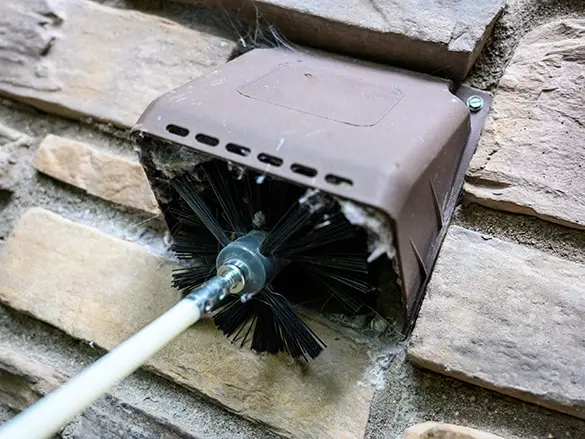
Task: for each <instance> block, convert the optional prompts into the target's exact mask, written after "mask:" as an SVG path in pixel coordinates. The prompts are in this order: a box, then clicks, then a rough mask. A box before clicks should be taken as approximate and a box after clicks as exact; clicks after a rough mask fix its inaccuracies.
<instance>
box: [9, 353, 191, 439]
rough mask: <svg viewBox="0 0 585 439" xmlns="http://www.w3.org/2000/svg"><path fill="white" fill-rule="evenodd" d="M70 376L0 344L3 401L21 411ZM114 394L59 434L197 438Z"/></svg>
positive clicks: (80, 438)
mask: <svg viewBox="0 0 585 439" xmlns="http://www.w3.org/2000/svg"><path fill="white" fill-rule="evenodd" d="M67 378H68V377H66V376H65V375H63V374H62V373H61V372H59V371H58V370H56V369H55V368H53V367H51V366H48V365H46V364H44V363H43V362H42V361H40V360H39V359H36V358H34V357H33V356H32V355H30V354H27V353H26V352H25V351H21V350H19V349H14V348H11V347H5V346H3V347H0V403H3V404H6V405H7V406H8V407H10V408H11V409H14V410H17V411H20V410H24V409H26V408H27V407H29V406H30V405H32V404H34V403H35V402H36V401H38V400H39V399H40V398H42V397H43V396H45V395H46V394H47V393H49V392H51V391H52V390H54V389H56V388H57V387H58V386H60V385H62V384H63V383H65V382H66V380H67ZM165 424H168V422H164V421H163V422H160V421H159V420H158V419H154V418H153V417H152V416H149V415H148V414H146V413H144V412H143V411H141V410H140V409H138V408H136V407H134V406H132V405H131V404H124V403H122V402H121V401H119V400H117V399H116V398H115V397H113V396H111V395H110V394H108V395H107V397H106V398H103V399H101V400H99V401H98V402H97V403H96V404H94V405H93V406H92V407H89V408H88V409H86V410H84V411H83V412H82V413H80V414H79V415H78V416H77V417H76V418H74V419H73V420H72V422H70V423H68V424H67V425H65V426H64V428H63V430H62V431H63V433H62V434H61V435H60V436H58V437H66V438H70V439H103V438H112V439H113V438H120V439H155V438H157V439H159V438H165V439H193V436H192V435H190V434H187V433H185V432H182V431H181V430H180V429H179V428H177V427H176V426H174V425H165Z"/></svg>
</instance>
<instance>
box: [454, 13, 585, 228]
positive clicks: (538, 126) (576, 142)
mask: <svg viewBox="0 0 585 439" xmlns="http://www.w3.org/2000/svg"><path fill="white" fill-rule="evenodd" d="M584 89H585V20H583V19H564V20H557V21H554V22H551V23H548V24H546V25H543V26H541V27H538V28H536V29H535V30H533V31H532V32H530V33H529V34H528V35H526V37H525V38H524V39H523V40H522V42H521V44H520V45H519V46H518V49H517V50H516V53H515V55H514V57H513V58H512V61H511V63H510V65H509V66H508V68H507V69H506V72H505V74H504V76H503V77H502V79H501V81H500V85H499V88H498V90H497V92H496V94H495V99H494V103H493V107H492V110H491V115H490V118H489V120H488V122H487V124H486V127H485V129H484V133H483V135H482V137H481V140H480V143H479V146H478V150H477V153H476V154H475V156H474V158H473V160H472V162H471V166H470V170H469V173H468V178H467V183H466V185H465V191H466V197H467V199H468V200H469V201H473V202H476V203H478V204H482V205H484V206H487V207H491V208H496V209H502V210H507V211H511V212H516V213H523V214H529V215H535V216H538V217H540V218H543V219H546V220H549V221H553V222H556V223H559V224H563V225H567V226H570V227H576V228H580V229H585V197H583V194H585V179H584V178H583V173H584V172H585V149H584V148H582V145H584V144H585V93H583V90H584Z"/></svg>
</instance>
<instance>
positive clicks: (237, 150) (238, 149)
mask: <svg viewBox="0 0 585 439" xmlns="http://www.w3.org/2000/svg"><path fill="white" fill-rule="evenodd" d="M225 149H227V150H228V151H229V152H233V153H234V154H238V155H241V156H243V157H246V156H247V155H249V154H250V151H251V150H250V148H246V147H245V146H241V145H236V144H235V143H228V144H227V145H226V146H225Z"/></svg>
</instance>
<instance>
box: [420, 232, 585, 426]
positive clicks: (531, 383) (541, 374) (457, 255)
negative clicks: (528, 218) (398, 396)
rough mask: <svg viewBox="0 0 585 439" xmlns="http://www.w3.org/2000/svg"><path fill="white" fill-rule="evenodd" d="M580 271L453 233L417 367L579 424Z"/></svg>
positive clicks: (584, 305)
mask: <svg viewBox="0 0 585 439" xmlns="http://www.w3.org/2000/svg"><path fill="white" fill-rule="evenodd" d="M583 328H585V266H583V265H580V264H577V263H574V262H570V261H567V260H564V259H560V258H558V257H556V256H552V255H549V254H547V253H544V252H541V251H538V250H534V249H530V248H527V247H523V246H520V245H517V244H512V243H507V242H504V241H500V240H498V239H494V238H489V237H486V236H482V235H480V234H478V233H475V232H470V231H467V230H465V229H462V228H459V227H451V229H450V231H449V233H448V234H447V237H446V239H445V242H444V245H443V247H442V250H441V253H440V256H439V259H438V261H437V265H436V268H435V271H434V273H433V276H432V278H431V281H430V283H429V286H428V290H427V295H426V298H425V301H424V303H423V305H422V308H421V312H420V315H419V318H418V320H417V323H416V327H415V329H414V333H413V338H412V343H411V346H410V347H409V350H408V357H409V359H410V360H411V361H412V362H414V363H415V364H417V365H419V366H422V367H425V368H428V369H431V370H434V371H436V372H440V373H444V374H446V375H450V376H453V377H455V378H459V379H462V380H464V381H468V382H470V383H474V384H477V385H480V386H484V387H487V388H489V389H493V390H497V391H499V392H501V393H505V394H508V395H511V396H514V397H517V398H520V399H523V400H525V401H528V402H533V403H536V404H540V405H542V406H545V407H548V408H552V409H556V410H558V411H561V412H565V413H568V414H571V415H574V416H577V417H581V418H585V367H583V365H584V364H585V342H584V338H583Z"/></svg>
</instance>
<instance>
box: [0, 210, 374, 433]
mask: <svg viewBox="0 0 585 439" xmlns="http://www.w3.org/2000/svg"><path fill="white" fill-rule="evenodd" d="M173 268H175V265H174V264H171V263H168V262H166V261H165V260H163V259H161V258H160V257H157V256H155V255H154V254H152V253H150V252H148V251H147V250H145V249H144V248H142V247H140V246H139V245H137V244H135V243H130V242H126V241H122V240H120V239H116V238H113V237H110V236H107V235H104V234H102V233H101V232H98V231H97V230H95V229H92V228H89V227H86V226H82V225H78V224H76V223H73V222H71V221H69V220H66V219H64V218H62V217H60V216H58V215H56V214H54V213H51V212H48V211H46V210H43V209H40V208H34V209H31V210H30V211H29V212H27V213H26V214H25V215H24V216H23V217H22V218H21V220H20V221H19V223H18V224H17V226H16V227H15V229H14V231H13V233H12V235H11V236H10V237H9V238H8V239H7V241H6V243H5V245H4V249H3V253H2V255H1V256H0V300H1V301H2V302H4V303H6V304H8V305H9V306H11V307H13V308H15V309H17V310H19V311H22V312H26V313H27V314H30V315H33V316H35V317H36V318H38V319H40V320H43V321H45V322H47V323H50V324H52V325H54V326H56V327H58V328H60V329H61V330H63V331H65V332H66V333H68V334H70V335H72V336H73V337H75V338H78V339H83V340H87V341H93V342H94V343H96V344H97V345H100V346H102V347H104V348H105V349H108V350H109V349H112V348H114V347H115V346H117V345H118V344H120V343H121V342H122V341H124V340H125V339H127V338H128V337H129V336H131V335H132V334H134V333H135V332H136V331H138V330H139V329H141V328H142V327H144V326H145V325H146V324H148V323H149V322H151V321H152V320H154V319H155V318H156V317H158V316H159V315H160V314H162V313H163V312H165V311H166V310H168V309H169V308H170V307H171V306H173V305H174V304H175V303H176V302H177V300H178V299H179V293H178V292H177V291H175V290H174V289H172V288H171V287H170V280H171V271H172V269H173ZM308 323H309V324H310V325H311V326H312V328H313V329H314V330H315V332H316V333H318V334H319V336H320V337H321V338H322V339H323V340H324V341H325V343H326V344H327V346H328V347H327V349H326V350H325V352H324V353H323V354H322V355H321V356H320V357H319V358H318V359H317V360H315V361H312V362H311V363H309V364H308V365H302V364H300V363H292V364H290V363H288V361H286V360H284V359H283V358H279V357H275V356H260V355H256V354H254V353H253V352H251V351H250V350H249V348H247V347H244V348H240V347H239V345H237V344H232V343H230V341H229V340H227V339H226V337H224V335H223V334H221V332H220V331H218V330H217V329H216V328H215V327H214V325H213V322H212V321H211V319H204V320H203V321H200V322H198V323H197V324H196V325H194V327H192V328H190V329H188V330H187V331H186V332H185V333H184V334H182V335H181V336H179V337H178V338H177V339H176V340H174V341H173V342H172V343H171V344H169V345H168V346H167V347H166V348H164V349H163V350H162V351H161V352H160V353H159V354H157V355H156V356H155V357H153V358H152V359H151V360H150V361H149V362H148V363H147V365H146V366H147V368H148V369H150V370H151V371H153V372H154V373H157V374H159V375H162V376H165V377H167V378H168V379H170V380H173V381H175V382H177V383H179V384H181V385H183V386H185V387H187V388H190V389H193V390H196V391H198V392H201V393H202V394H204V395H206V396H208V397H209V398H211V399H212V400H215V401H217V402H218V403H221V404H222V405H224V406H225V407H227V408H228V409H229V410H231V411H234V412H236V413H238V414H239V415H241V416H244V417H246V418H249V419H252V420H256V421H260V422H263V423H265V424H267V425H268V426H270V427H271V428H272V429H273V430H275V431H276V432H278V433H280V434H282V435H284V436H285V437H298V438H345V439H348V438H361V437H363V435H364V432H365V428H366V423H367V420H368V414H369V407H370V403H371V400H372V396H373V390H372V389H370V388H369V387H367V386H365V385H364V384H362V382H361V380H362V379H363V378H364V374H365V373H366V368H367V367H368V363H369V361H368V355H367V348H365V347H364V346H360V345H357V344H355V343H353V342H352V341H350V340H348V339H346V338H345V337H343V336H342V335H341V334H339V333H337V332H335V331H333V330H331V329H328V328H326V327H325V326H322V325H320V324H318V323H315V322H311V321H309V322H308Z"/></svg>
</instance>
